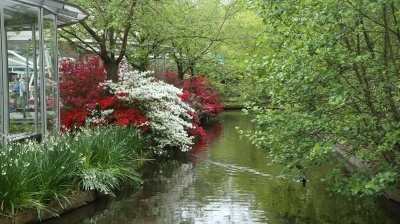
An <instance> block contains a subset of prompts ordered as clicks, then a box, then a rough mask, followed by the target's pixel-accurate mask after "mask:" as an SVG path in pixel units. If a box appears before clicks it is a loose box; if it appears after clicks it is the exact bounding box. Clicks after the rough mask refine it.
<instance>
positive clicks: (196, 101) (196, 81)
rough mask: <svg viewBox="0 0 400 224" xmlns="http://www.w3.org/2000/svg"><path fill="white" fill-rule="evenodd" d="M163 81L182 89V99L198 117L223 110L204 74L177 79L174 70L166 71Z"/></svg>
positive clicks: (212, 86)
mask: <svg viewBox="0 0 400 224" xmlns="http://www.w3.org/2000/svg"><path fill="white" fill-rule="evenodd" d="M162 79H163V80H165V82H167V83H169V84H171V85H174V86H177V87H179V88H182V89H183V91H184V92H183V95H182V99H183V100H184V101H186V102H188V103H189V105H190V106H191V107H192V108H194V109H195V111H196V113H197V114H196V116H197V117H198V118H199V119H203V118H209V117H215V116H217V115H219V114H220V113H221V112H222V111H223V104H222V103H221V100H220V99H219V95H218V91H217V90H216V88H215V87H214V85H213V83H212V81H211V80H210V79H209V78H207V77H204V76H195V77H190V78H185V79H183V80H180V79H178V75H177V73H176V72H173V71H167V72H165V73H164V74H163V77H162Z"/></svg>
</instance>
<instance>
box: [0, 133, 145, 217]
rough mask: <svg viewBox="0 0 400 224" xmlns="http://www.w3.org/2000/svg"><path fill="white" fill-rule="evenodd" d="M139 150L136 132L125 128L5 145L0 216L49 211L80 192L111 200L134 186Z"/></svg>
mask: <svg viewBox="0 0 400 224" xmlns="http://www.w3.org/2000/svg"><path fill="white" fill-rule="evenodd" d="M143 146H144V145H143V138H142V137H141V136H140V131H138V130H136V129H133V128H127V127H125V128H124V127H117V128H108V129H106V128H102V129H98V130H89V129H85V130H83V131H82V132H80V133H76V134H69V135H63V136H62V137H60V138H59V139H55V138H53V137H48V138H46V139H45V140H44V141H43V142H42V143H37V142H31V141H26V142H23V143H15V142H14V143H10V144H9V145H8V147H7V148H2V149H1V150H0V186H1V188H0V215H1V216H10V217H12V216H14V215H15V214H17V213H19V212H22V211H25V210H29V209H36V210H38V211H39V212H40V211H42V210H47V211H50V212H51V208H48V207H47V205H48V203H49V202H50V201H51V200H56V201H58V200H60V199H63V198H65V199H67V198H68V196H69V195H71V194H72V193H73V192H74V191H79V190H80V189H82V190H92V189H93V190H97V191H99V192H101V193H104V194H110V195H113V191H114V190H115V189H116V188H118V187H120V186H121V184H122V183H126V184H133V185H136V184H139V183H140V182H141V180H140V175H139V174H138V173H137V172H136V166H137V164H138V162H140V160H141V159H140V157H141V148H142V147H143ZM67 200H68V199H67Z"/></svg>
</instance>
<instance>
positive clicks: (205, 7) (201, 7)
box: [138, 0, 242, 79]
mask: <svg viewBox="0 0 400 224" xmlns="http://www.w3.org/2000/svg"><path fill="white" fill-rule="evenodd" d="M241 4H242V3H241V2H240V1H232V2H231V3H230V4H223V3H221V2H220V1H216V0H207V1H162V2H158V1H156V2H152V3H149V4H148V5H146V8H144V12H143V14H146V15H147V16H146V17H144V16H143V17H142V18H140V21H141V22H139V23H138V24H140V25H139V26H141V25H143V24H145V25H146V26H145V27H146V29H142V31H143V32H140V34H141V35H143V33H146V32H147V33H149V32H150V33H152V35H151V36H152V40H153V41H152V43H158V46H159V52H158V54H161V53H162V54H163V53H167V56H170V59H172V60H173V62H174V64H175V69H174V70H177V72H178V75H179V77H180V78H181V79H183V76H184V74H189V75H191V76H194V75H197V74H198V73H197V72H196V69H197V68H199V67H201V66H203V65H206V64H207V65H208V64H210V63H215V62H216V59H215V54H213V53H212V52H213V49H214V48H215V47H216V45H217V44H221V43H223V42H224V40H225V39H226V38H227V37H226V36H225V34H226V33H227V32H226V28H225V23H226V22H227V21H228V20H230V19H232V18H233V16H234V15H235V14H236V13H237V12H238V11H240V10H242V9H241ZM143 18H145V19H143ZM144 20H145V21H144ZM156 55H157V53H156ZM156 55H155V56H156Z"/></svg>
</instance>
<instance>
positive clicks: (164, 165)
mask: <svg viewBox="0 0 400 224" xmlns="http://www.w3.org/2000/svg"><path fill="white" fill-rule="evenodd" d="M221 120H222V122H216V123H214V124H215V125H213V126H210V127H209V128H208V129H207V130H208V136H209V139H208V140H207V141H206V142H205V143H203V144H201V145H196V146H194V150H193V151H192V152H191V153H189V154H188V155H187V159H171V160H169V161H165V162H160V163H153V164H149V166H148V167H147V168H148V169H147V171H146V172H145V173H144V179H145V182H144V184H143V186H142V188H141V189H140V190H139V191H138V190H137V189H124V190H123V191H122V192H120V196H119V197H117V198H116V199H112V200H109V201H99V202H95V203H94V204H96V203H101V204H103V205H104V204H105V203H106V209H99V210H97V212H95V213H96V214H95V215H91V214H92V212H90V213H89V212H88V213H89V214H88V215H89V216H90V217H87V218H85V219H83V220H81V221H64V220H66V219H63V218H59V219H57V222H56V223H68V224H71V223H118V224H119V223H163V224H164V223H172V224H175V223H272V224H275V223H396V219H395V217H393V216H392V215H391V214H389V213H388V212H386V211H385V209H384V207H383V206H380V205H379V204H378V203H375V204H370V205H364V204H360V203H358V202H356V201H351V200H348V199H346V198H342V197H338V196H330V195H329V193H328V192H327V191H326V188H327V183H325V182H321V181H319V180H320V179H321V178H323V177H324V175H325V172H327V171H328V170H329V169H330V167H329V166H325V167H315V168H314V169H313V168H311V169H310V170H309V171H308V173H307V178H309V179H311V181H310V182H309V183H308V184H307V187H306V188H303V186H302V184H301V183H299V182H296V181H292V180H288V179H282V178H277V177H278V176H279V173H280V171H281V168H280V167H277V166H271V165H268V164H269V162H270V160H269V158H268V155H267V154H266V152H264V151H262V150H259V149H256V148H254V147H253V146H252V145H251V144H249V143H248V142H247V141H245V140H243V139H239V136H238V134H237V132H236V130H235V126H241V127H242V128H243V129H250V128H253V127H252V123H251V122H250V121H249V119H248V118H247V117H245V116H243V115H241V114H240V112H224V114H223V116H222V118H221ZM371 211H373V212H371ZM397 211H399V210H397ZM73 214H74V213H71V216H74V215H73ZM70 220H71V219H70Z"/></svg>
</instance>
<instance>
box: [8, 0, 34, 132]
mask: <svg viewBox="0 0 400 224" xmlns="http://www.w3.org/2000/svg"><path fill="white" fill-rule="evenodd" d="M4 10H5V11H4V14H5V29H6V34H7V41H6V42H7V43H6V45H7V54H6V55H7V70H8V91H7V92H8V94H9V104H8V105H7V106H8V107H9V119H10V123H9V133H10V134H11V137H12V138H14V139H15V138H21V137H25V136H29V135H32V134H35V133H38V128H37V125H38V121H40V119H39V118H38V117H39V111H38V110H37V107H36V105H35V99H34V96H35V91H34V89H32V88H31V84H32V82H33V80H34V76H35V74H37V72H38V67H37V55H38V43H39V42H38V36H39V35H38V33H39V32H38V27H39V26H38V25H39V24H38V21H39V19H38V18H39V8H35V7H32V6H30V7H26V6H25V5H23V4H20V3H18V4H17V3H15V2H11V1H5V4H4Z"/></svg>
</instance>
